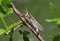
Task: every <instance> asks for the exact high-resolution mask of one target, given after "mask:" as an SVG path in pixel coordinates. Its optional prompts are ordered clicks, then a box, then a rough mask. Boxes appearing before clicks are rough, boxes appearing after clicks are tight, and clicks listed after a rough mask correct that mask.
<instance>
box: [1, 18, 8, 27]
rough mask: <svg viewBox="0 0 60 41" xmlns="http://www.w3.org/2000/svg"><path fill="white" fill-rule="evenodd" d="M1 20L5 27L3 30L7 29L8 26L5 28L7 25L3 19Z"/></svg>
mask: <svg viewBox="0 0 60 41" xmlns="http://www.w3.org/2000/svg"><path fill="white" fill-rule="evenodd" d="M1 20H2V22H3V24H4V26H5V28H7V27H8V26H7V23H6V21H5V20H4V18H3V17H1Z"/></svg>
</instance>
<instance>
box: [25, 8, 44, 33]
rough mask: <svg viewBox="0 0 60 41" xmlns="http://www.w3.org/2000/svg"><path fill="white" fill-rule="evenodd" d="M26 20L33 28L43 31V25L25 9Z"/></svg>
mask: <svg viewBox="0 0 60 41" xmlns="http://www.w3.org/2000/svg"><path fill="white" fill-rule="evenodd" d="M25 18H26V20H27V21H28V22H29V23H30V25H32V27H33V29H34V30H35V31H36V32H38V31H39V30H41V31H43V29H44V28H43V27H42V26H41V25H40V24H39V23H38V22H37V21H36V19H35V18H34V17H33V16H32V15H31V14H29V12H28V10H27V9H26V14H25Z"/></svg>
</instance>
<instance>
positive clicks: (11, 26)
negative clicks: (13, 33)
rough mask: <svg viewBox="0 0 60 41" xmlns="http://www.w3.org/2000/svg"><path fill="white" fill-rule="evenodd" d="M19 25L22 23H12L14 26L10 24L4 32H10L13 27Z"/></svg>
mask: <svg viewBox="0 0 60 41" xmlns="http://www.w3.org/2000/svg"><path fill="white" fill-rule="evenodd" d="M21 23H22V21H18V22H16V23H14V24H11V25H10V26H9V27H8V28H7V29H6V30H7V31H10V30H11V29H13V28H14V27H15V26H17V25H18V24H21Z"/></svg>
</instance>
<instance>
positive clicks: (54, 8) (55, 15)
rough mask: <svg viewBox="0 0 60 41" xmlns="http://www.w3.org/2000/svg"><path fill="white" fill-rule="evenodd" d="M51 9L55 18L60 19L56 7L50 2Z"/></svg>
mask: <svg viewBox="0 0 60 41" xmlns="http://www.w3.org/2000/svg"><path fill="white" fill-rule="evenodd" d="M49 4H50V8H51V10H52V12H53V14H54V18H58V13H57V10H56V7H55V6H54V5H53V4H52V3H51V2H50V3H49Z"/></svg>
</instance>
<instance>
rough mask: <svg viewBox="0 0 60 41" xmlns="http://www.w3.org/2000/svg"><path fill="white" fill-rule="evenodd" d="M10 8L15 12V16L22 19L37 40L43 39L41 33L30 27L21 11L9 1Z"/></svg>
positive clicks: (42, 40) (41, 40)
mask: <svg viewBox="0 0 60 41" xmlns="http://www.w3.org/2000/svg"><path fill="white" fill-rule="evenodd" d="M11 5H12V8H13V10H14V12H15V13H16V14H17V16H18V17H19V18H20V19H21V20H22V21H23V23H24V24H25V25H26V26H27V27H28V28H29V29H30V30H31V31H32V32H33V33H34V35H35V36H36V37H37V38H38V39H39V41H44V39H43V38H42V37H41V35H39V34H37V32H36V31H35V30H34V29H33V28H32V26H31V25H30V24H29V23H28V22H27V20H26V19H25V17H24V16H23V15H22V13H21V12H20V11H19V10H17V8H16V7H15V6H14V4H13V3H11Z"/></svg>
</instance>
